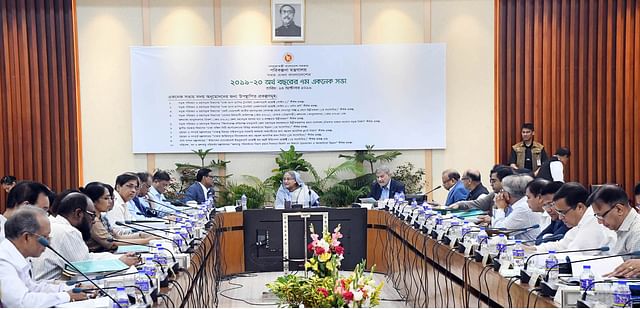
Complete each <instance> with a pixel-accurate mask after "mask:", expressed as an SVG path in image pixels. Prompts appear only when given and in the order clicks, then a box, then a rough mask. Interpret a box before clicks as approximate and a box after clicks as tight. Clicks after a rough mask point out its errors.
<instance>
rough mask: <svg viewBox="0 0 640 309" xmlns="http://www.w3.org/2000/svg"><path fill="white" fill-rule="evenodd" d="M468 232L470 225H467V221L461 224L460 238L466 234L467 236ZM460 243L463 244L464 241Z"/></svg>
mask: <svg viewBox="0 0 640 309" xmlns="http://www.w3.org/2000/svg"><path fill="white" fill-rule="evenodd" d="M469 231H471V225H469V221H464V222H462V229H460V238H463V237H464V236H467V234H469ZM462 241H463V242H464V239H462Z"/></svg>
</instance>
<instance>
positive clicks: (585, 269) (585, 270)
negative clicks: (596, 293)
mask: <svg viewBox="0 0 640 309" xmlns="http://www.w3.org/2000/svg"><path fill="white" fill-rule="evenodd" d="M594 279H595V276H594V275H593V272H591V266H589V265H583V266H582V274H580V291H582V292H584V291H586V290H587V289H591V288H592V286H591V285H592V284H593V280H594Z"/></svg>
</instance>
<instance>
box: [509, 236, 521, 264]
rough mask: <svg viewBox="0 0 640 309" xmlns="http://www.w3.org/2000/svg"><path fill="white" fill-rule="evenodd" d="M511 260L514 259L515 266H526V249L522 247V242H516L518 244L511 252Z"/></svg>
mask: <svg viewBox="0 0 640 309" xmlns="http://www.w3.org/2000/svg"><path fill="white" fill-rule="evenodd" d="M511 258H512V259H513V265H515V266H517V267H520V268H522V267H523V266H524V248H523V247H522V240H516V244H515V245H514V246H513V250H511Z"/></svg>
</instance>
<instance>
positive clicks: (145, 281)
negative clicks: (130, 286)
mask: <svg viewBox="0 0 640 309" xmlns="http://www.w3.org/2000/svg"><path fill="white" fill-rule="evenodd" d="M136 286H137V287H139V288H140V290H141V291H142V294H143V295H144V297H145V299H146V300H147V302H149V301H151V286H150V284H149V277H147V274H146V272H145V270H144V269H140V270H138V273H137V274H136ZM136 303H138V304H143V303H144V301H142V296H141V297H136Z"/></svg>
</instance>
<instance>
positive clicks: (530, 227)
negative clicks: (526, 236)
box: [487, 224, 540, 233]
mask: <svg viewBox="0 0 640 309" xmlns="http://www.w3.org/2000/svg"><path fill="white" fill-rule="evenodd" d="M539 227H540V224H534V225H532V226H528V227H523V228H518V229H507V228H503V227H498V228H491V229H487V231H490V232H492V233H500V232H503V233H504V232H506V233H513V232H526V231H528V230H532V229H537V228H539Z"/></svg>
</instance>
